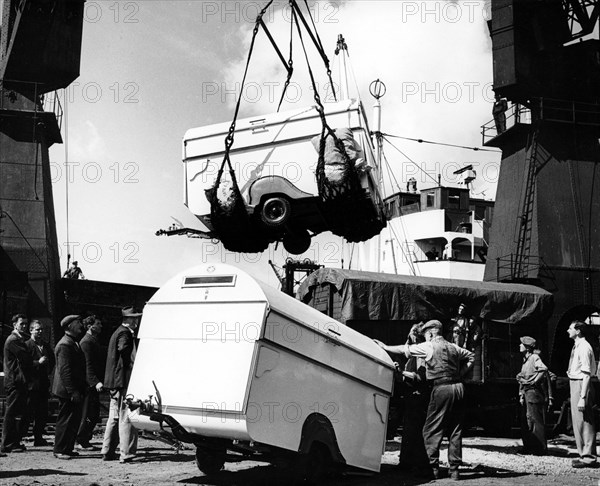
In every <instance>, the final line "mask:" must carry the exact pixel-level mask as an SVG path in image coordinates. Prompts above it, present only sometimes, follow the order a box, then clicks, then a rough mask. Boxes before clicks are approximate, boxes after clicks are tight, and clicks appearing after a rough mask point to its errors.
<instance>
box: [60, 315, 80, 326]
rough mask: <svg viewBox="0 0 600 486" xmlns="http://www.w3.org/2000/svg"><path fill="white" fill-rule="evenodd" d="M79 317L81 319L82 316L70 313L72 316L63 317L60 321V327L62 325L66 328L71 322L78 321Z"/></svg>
mask: <svg viewBox="0 0 600 486" xmlns="http://www.w3.org/2000/svg"><path fill="white" fill-rule="evenodd" d="M78 319H81V316H76V315H70V316H67V317H63V320H62V321H60V327H62V328H63V329H64V328H65V327H67V326H68V325H69V324H71V322H73V321H76V320H78Z"/></svg>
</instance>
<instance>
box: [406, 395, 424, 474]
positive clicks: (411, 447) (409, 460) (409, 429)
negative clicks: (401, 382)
mask: <svg viewBox="0 0 600 486" xmlns="http://www.w3.org/2000/svg"><path fill="white" fill-rule="evenodd" d="M428 402H429V390H427V389H425V388H424V389H423V390H419V391H412V392H410V393H409V394H408V395H407V396H406V399H405V407H404V416H403V420H402V446H401V449H400V461H399V464H400V465H401V466H403V467H411V468H415V469H421V468H424V467H427V466H428V465H429V459H428V457H427V451H426V450H425V443H424V441H423V425H424V424H425V420H426V418H427V404H428Z"/></svg>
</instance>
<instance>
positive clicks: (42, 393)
mask: <svg viewBox="0 0 600 486" xmlns="http://www.w3.org/2000/svg"><path fill="white" fill-rule="evenodd" d="M32 421H33V438H34V440H40V439H43V438H44V431H45V430H46V422H47V421H48V391H47V390H31V391H30V392H29V399H28V400H27V419H26V421H25V427H24V428H23V435H25V434H26V433H27V430H28V429H29V425H30V424H31V422H32Z"/></svg>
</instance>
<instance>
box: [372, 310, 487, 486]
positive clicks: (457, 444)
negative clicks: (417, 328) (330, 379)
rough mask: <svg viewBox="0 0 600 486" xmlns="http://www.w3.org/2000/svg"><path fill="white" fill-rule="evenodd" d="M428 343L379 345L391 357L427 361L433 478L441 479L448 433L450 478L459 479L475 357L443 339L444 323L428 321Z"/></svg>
mask: <svg viewBox="0 0 600 486" xmlns="http://www.w3.org/2000/svg"><path fill="white" fill-rule="evenodd" d="M421 333H422V334H423V336H424V337H425V342H424V343H420V344H412V345H400V346H388V345H386V344H383V343H382V342H380V341H376V342H377V344H379V345H380V346H381V347H382V348H383V349H384V350H385V351H387V352H388V353H395V354H405V355H406V356H408V357H410V356H416V357H420V358H423V359H424V360H425V376H426V378H427V381H428V382H429V384H430V385H432V390H431V399H430V401H429V407H428V409H427V418H426V420H425V425H424V427H423V440H424V442H425V449H426V450H427V456H428V458H429V465H430V467H431V474H430V476H431V477H432V478H434V479H439V478H440V477H441V473H440V469H439V463H440V445H441V443H442V439H443V437H444V432H445V431H447V433H448V435H449V437H448V462H449V464H450V476H451V477H452V479H454V480H458V479H460V474H459V472H458V467H459V466H460V464H461V463H462V422H463V417H464V395H465V389H464V385H463V383H462V379H463V377H464V376H465V375H466V374H467V373H468V372H469V370H470V369H471V367H472V366H473V361H474V359H475V356H474V354H473V353H472V352H471V351H469V350H467V349H464V348H461V347H460V346H457V345H456V344H454V343H449V342H448V341H446V340H445V339H444V338H443V336H442V323H441V322H440V321H437V320H431V321H427V322H426V323H425V324H423V325H422V326H421Z"/></svg>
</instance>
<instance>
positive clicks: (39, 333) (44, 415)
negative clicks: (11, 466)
mask: <svg viewBox="0 0 600 486" xmlns="http://www.w3.org/2000/svg"><path fill="white" fill-rule="evenodd" d="M29 332H30V333H31V339H30V340H29V341H27V342H26V343H25V345H26V346H27V349H28V350H29V353H30V354H31V357H32V359H33V380H32V383H31V390H30V391H29V401H28V404H27V421H26V424H25V429H24V432H26V431H27V429H28V428H29V424H30V423H31V421H32V420H33V445H34V446H36V447H40V446H47V445H50V443H49V442H48V441H46V439H44V431H45V429H46V421H47V420H48V398H49V395H50V372H51V371H52V368H54V352H53V351H52V348H51V347H50V345H49V344H48V343H47V342H46V341H44V326H43V325H42V323H41V322H40V321H37V320H33V321H31V324H30V326H29Z"/></svg>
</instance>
